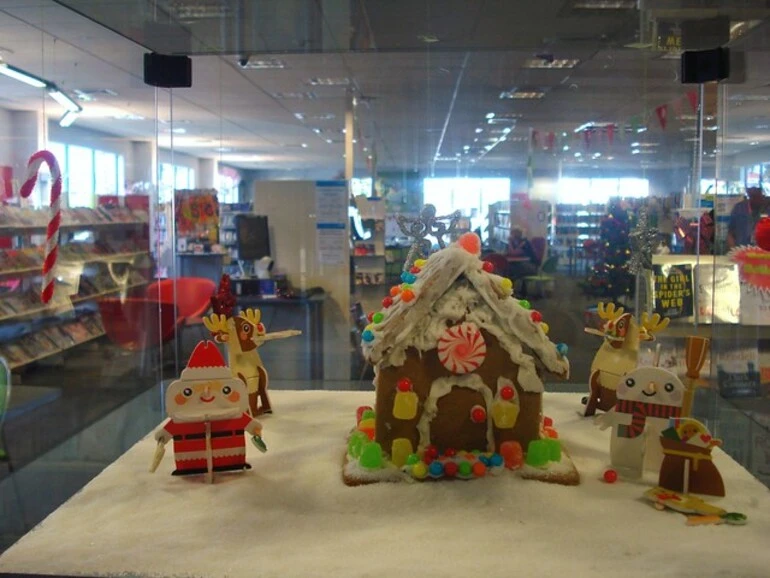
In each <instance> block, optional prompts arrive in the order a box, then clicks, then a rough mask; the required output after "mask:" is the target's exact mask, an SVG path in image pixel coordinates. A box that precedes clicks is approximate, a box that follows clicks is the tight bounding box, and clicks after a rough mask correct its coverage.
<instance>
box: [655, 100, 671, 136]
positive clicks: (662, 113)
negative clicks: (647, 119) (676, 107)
mask: <svg viewBox="0 0 770 578" xmlns="http://www.w3.org/2000/svg"><path fill="white" fill-rule="evenodd" d="M655 114H656V115H657V116H658V122H659V123H660V128H662V129H663V130H666V123H668V105H667V104H661V105H660V106H658V107H656V108H655Z"/></svg>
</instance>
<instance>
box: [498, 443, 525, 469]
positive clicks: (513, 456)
mask: <svg viewBox="0 0 770 578" xmlns="http://www.w3.org/2000/svg"><path fill="white" fill-rule="evenodd" d="M500 455H502V456H503V462H504V463H505V467H506V468H508V469H509V470H516V469H518V468H520V467H521V465H522V464H523V463H524V450H523V449H522V447H521V444H520V443H519V442H515V441H508V442H503V443H502V444H500Z"/></svg>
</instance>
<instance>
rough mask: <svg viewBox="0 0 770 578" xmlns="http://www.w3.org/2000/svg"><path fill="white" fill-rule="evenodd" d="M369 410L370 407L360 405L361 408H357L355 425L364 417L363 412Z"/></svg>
mask: <svg viewBox="0 0 770 578" xmlns="http://www.w3.org/2000/svg"><path fill="white" fill-rule="evenodd" d="M371 409H372V406H371V405H361V406H359V407H358V409H357V410H356V423H358V422H359V421H361V420H362V419H363V415H364V412H365V411H367V410H371Z"/></svg>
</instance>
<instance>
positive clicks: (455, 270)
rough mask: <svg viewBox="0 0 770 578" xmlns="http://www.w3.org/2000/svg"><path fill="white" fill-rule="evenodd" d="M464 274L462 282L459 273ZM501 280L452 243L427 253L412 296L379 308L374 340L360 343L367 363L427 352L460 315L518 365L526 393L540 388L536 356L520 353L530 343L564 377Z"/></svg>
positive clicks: (562, 363)
mask: <svg viewBox="0 0 770 578" xmlns="http://www.w3.org/2000/svg"><path fill="white" fill-rule="evenodd" d="M462 275H464V276H465V278H466V279H467V281H468V282H467V283H465V282H462V280H461V279H460V277H461V276H462ZM502 281H503V278H502V277H500V276H498V275H493V274H491V273H487V272H486V271H484V270H483V269H482V261H481V260H480V259H479V258H478V257H477V256H475V255H472V254H470V253H468V252H467V251H465V250H464V249H462V248H461V247H458V246H455V245H451V246H449V247H447V248H446V249H442V250H441V251H438V252H436V253H434V254H433V255H431V257H430V258H429V259H428V260H427V262H426V263H425V264H424V265H423V267H422V270H421V272H420V273H419V274H418V275H417V280H416V281H415V282H414V283H413V284H412V291H413V292H414V294H415V298H414V299H413V300H412V301H411V302H408V303H407V302H404V301H402V300H401V298H400V296H396V297H394V298H393V304H392V305H391V306H390V307H389V308H385V309H382V313H383V315H384V319H383V320H382V321H381V322H380V323H377V324H372V325H371V326H370V327H369V330H370V331H371V332H372V334H373V336H374V339H373V340H372V341H370V342H364V343H363V350H364V353H365V355H366V356H367V359H368V360H369V361H370V362H371V363H372V364H377V363H380V362H385V363H387V364H389V365H395V366H399V365H402V364H403V363H404V360H405V359H406V350H407V348H409V347H416V348H417V349H418V350H420V351H428V350H430V349H433V348H434V347H435V346H436V341H437V339H438V336H439V335H440V334H441V332H443V330H444V329H445V328H446V326H447V324H446V321H447V320H450V321H452V322H453V323H454V322H457V321H459V320H460V319H463V318H464V319H465V320H467V321H471V322H474V323H476V324H477V325H478V326H479V327H481V328H483V329H485V330H486V331H488V332H489V333H491V334H492V335H494V336H495V337H496V338H497V340H498V341H499V342H500V345H501V347H503V348H504V349H505V350H506V351H507V352H508V354H509V355H510V356H511V361H513V362H514V363H516V364H517V365H518V366H519V379H518V381H519V385H520V386H521V387H522V388H523V389H524V390H525V391H542V390H543V384H542V381H541V379H540V378H539V377H538V375H537V371H536V369H535V360H534V359H533V358H532V356H530V355H528V354H527V353H525V352H524V350H523V348H522V345H526V346H527V347H529V348H530V349H531V350H532V351H533V352H534V353H535V355H537V357H538V359H540V361H541V362H542V363H543V365H544V366H545V367H546V369H547V370H548V371H550V372H552V373H554V374H556V375H559V376H562V377H567V376H568V375H569V361H568V360H567V359H566V357H563V356H562V355H560V354H559V353H558V351H557V350H556V346H555V345H554V343H553V342H552V341H551V340H550V339H548V337H547V336H546V334H545V333H544V332H543V330H542V328H541V327H540V324H539V323H535V322H533V321H532V319H531V317H530V316H531V311H530V310H529V309H525V308H524V307H522V306H521V305H520V304H519V302H518V301H517V300H516V299H514V298H513V297H512V296H511V295H510V294H508V293H506V291H505V290H504V289H503V288H502Z"/></svg>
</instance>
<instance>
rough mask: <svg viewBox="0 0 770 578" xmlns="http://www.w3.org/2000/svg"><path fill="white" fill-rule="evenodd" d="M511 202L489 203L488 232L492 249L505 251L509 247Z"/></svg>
mask: <svg viewBox="0 0 770 578" xmlns="http://www.w3.org/2000/svg"><path fill="white" fill-rule="evenodd" d="M510 207H511V204H510V203H509V202H508V201H499V202H497V203H492V204H491V205H489V214H488V215H487V218H488V220H489V224H488V225H487V232H488V233H489V241H488V243H489V248H490V249H491V250H492V251H498V252H505V251H506V250H507V248H508V237H509V236H510V232H511V209H510Z"/></svg>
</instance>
